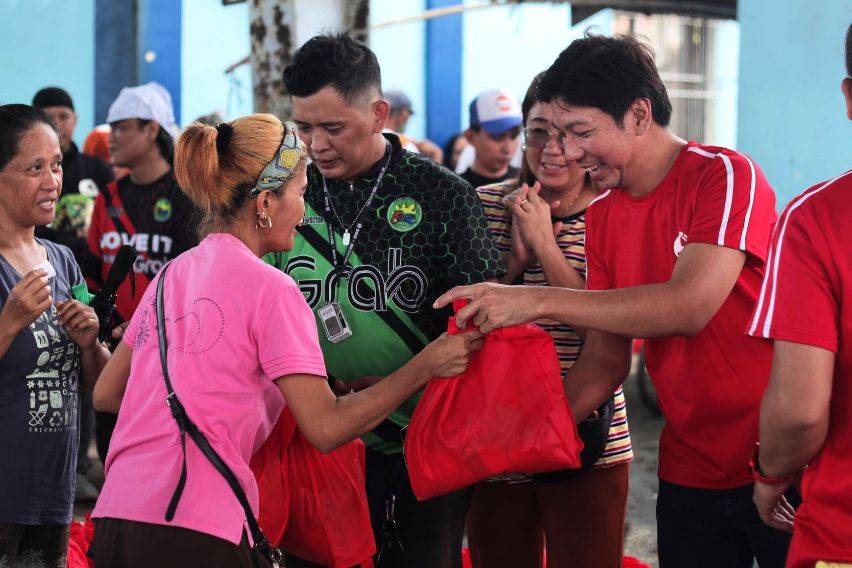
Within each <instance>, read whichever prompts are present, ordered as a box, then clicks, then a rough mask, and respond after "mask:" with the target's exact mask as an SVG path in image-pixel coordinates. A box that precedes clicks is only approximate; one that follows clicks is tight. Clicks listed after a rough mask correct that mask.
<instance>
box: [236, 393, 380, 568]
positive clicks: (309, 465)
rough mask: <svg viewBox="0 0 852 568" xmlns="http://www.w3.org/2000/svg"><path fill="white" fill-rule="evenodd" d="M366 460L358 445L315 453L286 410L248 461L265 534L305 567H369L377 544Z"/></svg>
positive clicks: (351, 444)
mask: <svg viewBox="0 0 852 568" xmlns="http://www.w3.org/2000/svg"><path fill="white" fill-rule="evenodd" d="M270 446H271V447H270ZM365 461H366V457H365V450H364V443H363V442H361V441H360V440H354V441H352V442H349V443H348V444H345V445H343V446H341V447H339V448H337V449H336V450H334V451H332V452H329V453H327V454H323V453H322V452H320V451H319V450H317V449H316V448H314V447H313V446H312V445H311V444H310V442H308V440H307V439H306V438H305V437H304V435H302V433H301V432H300V431H299V428H298V427H297V426H296V421H295V419H294V418H293V415H292V413H291V412H290V410H289V409H288V408H286V407H285V408H284V411H283V412H282V413H281V416H280V417H279V419H278V424H276V425H275V429H274V430H273V432H272V434H271V435H270V437H269V439H267V441H266V442H265V443H264V446H263V447H261V449H260V450H258V452H257V454H255V457H254V458H252V470H253V471H254V472H255V478H256V479H257V480H258V487H259V490H260V503H261V505H260V518H259V519H258V521H259V522H260V526H261V528H262V529H263V531H264V533H265V534H266V535H267V537H268V538H269V539H270V540H271V541H272V542H277V543H278V546H279V547H280V548H281V549H283V550H285V551H286V552H289V553H290V554H294V555H295V556H298V557H299V558H302V559H304V560H308V561H310V562H315V563H317V564H322V565H324V566H329V567H332V568H338V567H341V568H342V567H346V568H349V567H351V566H353V565H360V566H363V567H371V566H372V557H373V554H375V552H376V544H375V541H374V539H373V529H372V527H371V525H370V511H369V508H368V505H367V491H366V488H365V469H364V468H365ZM267 531H268V532H267Z"/></svg>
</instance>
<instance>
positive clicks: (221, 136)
mask: <svg viewBox="0 0 852 568" xmlns="http://www.w3.org/2000/svg"><path fill="white" fill-rule="evenodd" d="M233 135H234V127H233V126H231V125H230V124H228V123H227V122H220V123H219V124H217V125H216V152H217V153H218V154H219V155H220V156H221V155H222V154H224V153H225V151H226V150H227V149H228V145H229V144H230V143H231V137H232V136H233Z"/></svg>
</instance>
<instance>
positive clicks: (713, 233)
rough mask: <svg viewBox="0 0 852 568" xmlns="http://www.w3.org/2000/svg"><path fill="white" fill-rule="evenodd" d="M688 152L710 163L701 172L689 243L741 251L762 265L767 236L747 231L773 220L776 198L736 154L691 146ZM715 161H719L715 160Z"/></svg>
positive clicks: (752, 167)
mask: <svg viewBox="0 0 852 568" xmlns="http://www.w3.org/2000/svg"><path fill="white" fill-rule="evenodd" d="M689 152H692V153H694V154H698V155H699V156H702V157H704V158H707V159H709V160H712V161H713V162H712V163H709V164H708V165H707V166H706V167H705V168H704V169H705V174H704V175H703V177H702V180H701V188H700V191H699V197H698V202H697V211H696V214H695V216H694V218H693V220H692V224H691V226H690V227H689V230H688V234H687V237H688V240H689V242H690V243H708V244H714V245H718V246H723V247H728V248H732V249H737V250H742V251H743V252H746V253H749V254H750V255H751V256H753V257H755V258H756V259H758V260H759V261H760V262H761V263H762V262H763V261H764V259H765V257H766V245H767V244H768V243H769V237H770V235H769V234H768V233H767V231H766V230H765V229H761V230H755V231H752V232H749V230H750V229H751V228H752V225H753V223H752V221H753V220H755V219H756V220H758V221H761V222H760V223H758V224H757V225H755V226H757V227H764V225H766V226H767V227H769V226H771V224H772V223H771V222H770V223H769V224H768V225H767V224H766V223H763V222H762V221H764V220H765V219H764V217H766V216H769V217H772V218H773V220H774V217H775V198H774V194H773V192H772V191H771V188H770V187H769V186H768V184H767V183H766V180H765V179H763V177H762V175H761V173H760V171H759V170H758V169H757V168H756V167H755V165H754V162H752V160H751V159H750V158H749V157H748V156H745V155H743V154H740V153H738V152H733V151H730V150H723V151H721V152H718V153H714V152H709V151H707V150H705V149H703V148H698V147H694V146H693V147H690V148H689ZM717 158H718V161H716V159H717Z"/></svg>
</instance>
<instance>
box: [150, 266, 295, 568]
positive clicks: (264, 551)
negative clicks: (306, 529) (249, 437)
mask: <svg viewBox="0 0 852 568" xmlns="http://www.w3.org/2000/svg"><path fill="white" fill-rule="evenodd" d="M168 268H169V264H168V263H166V265H165V266H163V270H162V271H161V273H160V281H159V282H158V283H157V335H158V337H159V341H160V364H161V365H162V367H163V380H164V381H165V383H166V393H167V396H166V403H167V404H168V405H169V409H170V410H171V411H172V417H173V418H174V419H175V422H177V425H178V428H179V429H180V446H181V452H182V454H183V465H182V466H181V471H180V479H178V483H177V487H175V492H174V493H173V494H172V499H171V501H170V502H169V507H168V509H166V521H168V522H171V521H172V519H173V518H174V516H175V510H177V506H178V502H179V501H180V497H181V495H182V494H183V488H184V486H185V485H186V435H187V434H189V437H190V438H192V440H193V441H194V442H195V445H196V446H198V449H200V450H201V453H203V454H204V456H205V457H206V458H207V459H208V460H209V461H210V463H211V464H213V467H215V468H216V471H218V472H219V473H220V474H222V477H224V478H225V481H227V482H228V485H230V487H231V491H233V492H234V495H235V496H236V497H237V501H239V502H240V505H241V506H242V508H243V511H245V514H246V521H247V522H248V526H249V530H250V531H251V537H252V539H253V540H254V550H255V552H256V553H257V554H259V555H260V556H261V557H263V558H264V559H266V560H267V561H269V562H270V563H271V564H272V566H273V568H279V567H280V566H282V564H281V551H280V550H278V548H276V547H275V546H272V545H271V544H270V543H269V540H267V538H266V536H264V534H263V532H262V531H261V530H260V526H259V525H258V524H257V519H255V518H254V512H252V510H251V505H249V502H248V499H247V498H246V494H245V492H244V491H243V488H242V487H241V486H240V482H239V480H238V479H237V476H236V475H234V472H233V471H231V468H229V467H228V465H227V464H226V463H225V462H224V461H223V460H222V458H221V457H219V454H217V453H216V450H214V449H213V446H211V445H210V442H208V441H207V438H206V437H205V436H204V434H202V433H201V431H200V430H199V429H198V426H196V425H195V423H194V422H193V421H192V420H190V418H189V416H187V414H186V409H185V408H184V407H183V404H181V402H180V400H178V397H177V395H176V394H175V391H174V389H173V388H172V381H171V379H170V377H169V367H168V364H167V358H168V357H167V355H168V342H167V341H166V316H165V314H164V309H163V287H164V286H163V284H164V282H165V281H166V270H167V269H168Z"/></svg>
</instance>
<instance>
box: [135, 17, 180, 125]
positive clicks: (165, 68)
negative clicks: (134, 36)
mask: <svg viewBox="0 0 852 568" xmlns="http://www.w3.org/2000/svg"><path fill="white" fill-rule="evenodd" d="M137 1H138V9H139V12H138V22H139V35H138V45H137V49H136V66H137V67H136V68H137V70H138V83H139V84H142V83H147V82H149V81H156V82H158V83H160V84H161V85H162V86H164V87H165V88H166V90H167V91H169V93H171V95H172V104H174V107H175V120H176V121H177V123H178V124H180V123H181V113H180V111H181V80H182V77H181V20H182V11H183V10H182V2H179V1H177V0H137Z"/></svg>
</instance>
